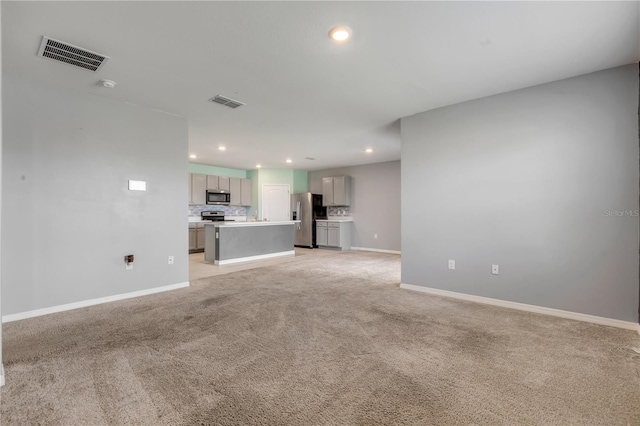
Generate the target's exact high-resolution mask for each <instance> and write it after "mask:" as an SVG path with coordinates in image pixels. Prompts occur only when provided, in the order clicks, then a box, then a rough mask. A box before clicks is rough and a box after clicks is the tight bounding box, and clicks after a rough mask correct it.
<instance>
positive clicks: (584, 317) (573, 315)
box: [400, 283, 640, 333]
mask: <svg viewBox="0 0 640 426" xmlns="http://www.w3.org/2000/svg"><path fill="white" fill-rule="evenodd" d="M400 288H403V289H406V290H413V291H419V292H422V293H428V294H433V295H436V296H445V297H452V298H454V299H461V300H467V301H470V302H477V303H484V304H487V305H494V306H500V307H503V308H510V309H518V310H520V311H527V312H535V313H537V314H544V315H552V316H556V317H561V318H568V319H572V320H576V321H584V322H590V323H594V324H600V325H608V326H610V327H617V328H624V329H626V330H638V332H639V333H640V328H639V325H638V324H637V323H635V322H630V321H622V320H617V319H612V318H605V317H598V316H595V315H588V314H581V313H578V312H571V311H563V310H560V309H553V308H545V307H543V306H536V305H527V304H525V303H518V302H509V301H507V300H500V299H491V298H489V297H482V296H474V295H472V294H464V293H456V292H454V291H447V290H440V289H437V288H429V287H422V286H419V285H413V284H405V283H401V284H400Z"/></svg>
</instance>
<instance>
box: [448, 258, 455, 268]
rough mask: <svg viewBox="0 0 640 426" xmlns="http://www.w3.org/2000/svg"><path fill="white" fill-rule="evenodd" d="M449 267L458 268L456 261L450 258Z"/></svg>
mask: <svg viewBox="0 0 640 426" xmlns="http://www.w3.org/2000/svg"><path fill="white" fill-rule="evenodd" d="M449 269H456V261H455V260H452V259H449Z"/></svg>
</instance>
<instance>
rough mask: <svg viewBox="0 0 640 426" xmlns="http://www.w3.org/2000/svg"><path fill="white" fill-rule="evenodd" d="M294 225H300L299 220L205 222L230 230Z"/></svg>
mask: <svg viewBox="0 0 640 426" xmlns="http://www.w3.org/2000/svg"><path fill="white" fill-rule="evenodd" d="M294 223H300V221H299V220H258V221H249V222H212V221H210V220H208V221H206V223H205V226H206V225H213V226H216V227H219V228H232V227H238V226H273V225H293V224H294Z"/></svg>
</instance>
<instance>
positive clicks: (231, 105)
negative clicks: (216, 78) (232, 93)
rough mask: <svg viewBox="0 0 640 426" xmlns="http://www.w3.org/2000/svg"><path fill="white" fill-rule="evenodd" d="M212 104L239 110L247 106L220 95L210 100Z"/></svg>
mask: <svg viewBox="0 0 640 426" xmlns="http://www.w3.org/2000/svg"><path fill="white" fill-rule="evenodd" d="M209 100H210V101H211V102H215V103H217V104H220V105H224V106H228V107H229V108H238V107H240V106H242V105H246V104H243V103H242V102H240V101H236V100H235V99H231V98H227V97H224V96H220V95H215V96H214V97H213V98H211V99H209Z"/></svg>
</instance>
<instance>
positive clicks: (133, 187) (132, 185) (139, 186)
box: [129, 180, 147, 191]
mask: <svg viewBox="0 0 640 426" xmlns="http://www.w3.org/2000/svg"><path fill="white" fill-rule="evenodd" d="M146 190H147V182H145V181H143V180H130V181H129V191H146Z"/></svg>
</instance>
